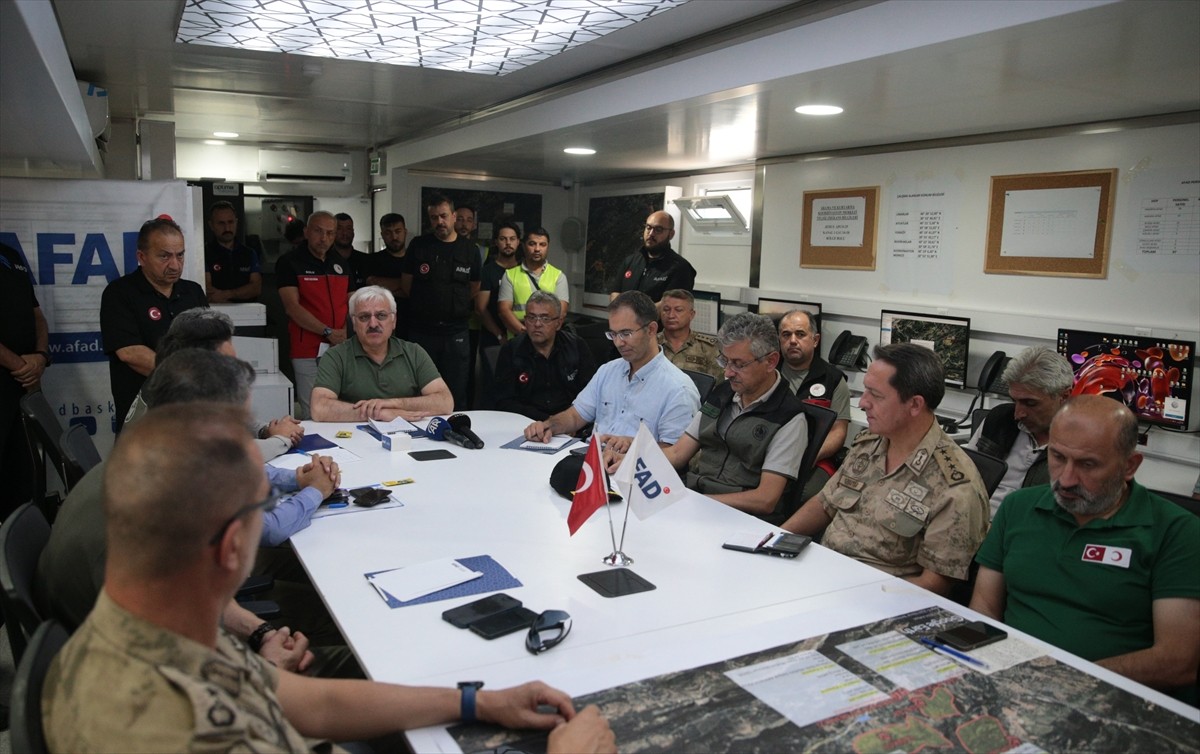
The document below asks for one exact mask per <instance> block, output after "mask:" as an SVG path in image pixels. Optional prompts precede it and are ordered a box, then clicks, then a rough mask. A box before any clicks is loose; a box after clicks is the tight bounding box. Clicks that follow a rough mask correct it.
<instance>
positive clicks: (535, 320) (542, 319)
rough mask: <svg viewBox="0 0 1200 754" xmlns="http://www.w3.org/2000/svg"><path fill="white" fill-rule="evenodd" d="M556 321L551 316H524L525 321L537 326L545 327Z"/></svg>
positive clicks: (555, 318) (556, 318)
mask: <svg viewBox="0 0 1200 754" xmlns="http://www.w3.org/2000/svg"><path fill="white" fill-rule="evenodd" d="M557 320H558V317H555V316H554V315H553V314H526V315H525V321H526V322H528V323H532V324H537V325H545V324H549V323H551V322H555V321H557Z"/></svg>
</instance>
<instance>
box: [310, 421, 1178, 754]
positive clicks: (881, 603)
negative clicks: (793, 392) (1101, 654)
mask: <svg viewBox="0 0 1200 754" xmlns="http://www.w3.org/2000/svg"><path fill="white" fill-rule="evenodd" d="M470 416H471V417H472V420H473V423H474V429H475V431H476V433H477V434H479V435H480V436H481V437H482V439H483V440H484V441H485V442H486V443H487V447H486V448H484V449H483V450H466V449H463V448H459V447H456V446H453V445H450V444H449V443H438V442H434V441H432V440H428V439H415V440H414V441H413V450H424V449H433V448H445V449H448V450H450V451H451V452H453V453H454V454H455V455H456V456H457V458H454V459H446V460H434V461H424V462H421V461H415V460H413V459H412V458H410V457H409V456H408V454H407V453H405V452H397V453H388V452H386V451H383V450H382V448H381V447H380V444H379V442H378V441H377V440H375V439H374V438H373V437H371V436H370V435H369V434H367V433H366V432H363V431H361V430H358V429H355V426H354V424H327V423H323V424H317V423H312V422H306V423H305V426H306V428H307V430H308V431H309V432H310V433H313V432H316V433H319V434H321V435H322V436H323V437H325V438H327V439H329V440H333V441H335V442H337V443H338V444H340V445H342V446H343V447H345V448H346V449H348V450H350V451H352V452H354V453H356V454H358V455H359V456H361V457H362V460H360V461H355V462H352V463H348V464H345V465H343V466H342V473H343V486H345V487H348V488H353V487H357V486H365V485H368V484H376V483H379V482H381V481H384V480H389V479H401V478H405V477H411V478H413V479H414V480H415V483H413V484H408V485H403V486H399V487H394V488H392V492H393V496H395V497H398V498H399V499H400V500H401V501H402V502H403V503H404V507H402V508H391V509H365V510H358V511H355V512H352V513H345V514H342V515H336V516H328V517H325V518H320V519H317V520H314V521H313V523H312V525H311V526H310V527H309V528H307V529H305V530H304V531H302V532H299V533H298V534H296V535H295V536H293V537H292V542H293V545H294V546H295V549H296V552H297V554H298V556H299V558H300V560H301V562H302V563H303V565H304V567H305V569H306V570H307V571H308V573H309V575H310V577H311V578H312V580H313V583H314V584H315V586H316V587H317V589H318V590H319V591H320V593H321V596H322V598H323V599H324V600H325V602H326V604H327V606H328V607H329V610H330V612H331V614H332V615H333V617H334V619H335V620H336V621H337V623H338V626H339V628H340V629H341V631H342V633H343V635H344V636H345V638H346V640H347V642H348V643H349V645H350V646H351V648H352V649H353V651H354V653H355V655H356V656H357V657H358V659H359V661H360V663H361V664H362V666H363V668H364V669H365V670H366V672H367V673H368V675H369V676H370V677H371V678H373V679H375V680H378V681H387V682H393V683H405V684H421V685H439V686H445V685H453V684H454V683H456V682H457V681H465V680H482V681H485V682H486V684H487V687H489V688H501V687H505V686H509V685H513V684H518V683H522V682H524V681H527V680H532V679H541V680H544V681H546V682H547V683H550V684H552V685H554V686H557V687H559V688H562V689H564V690H565V691H567V692H568V693H569V694H571V695H572V696H579V695H582V694H587V693H591V692H594V691H599V690H603V689H606V688H610V687H613V686H617V685H621V684H624V683H630V682H632V681H635V680H640V679H644V678H649V677H653V676H656V675H659V674H662V673H666V672H672V671H676V670H682V669H686V668H692V667H697V666H699V665H703V664H706V663H711V662H716V661H719V660H723V659H727V658H730V657H736V656H739V655H742V654H746V653H748V652H753V651H757V650H761V649H766V648H769V647H773V646H778V645H781V644H784V643H786V642H788V641H796V640H798V639H802V638H806V637H809V636H815V635H817V634H821V633H825V632H828V631H832V630H839V629H844V628H851V627H854V626H858V625H862V624H865V623H869V622H872V621H876V620H882V619H884V618H887V617H890V616H894V615H898V614H901V613H906V612H910V611H913V610H918V609H921V608H924V607H930V606H935V605H936V606H941V607H944V608H947V609H949V610H952V611H954V612H958V613H960V614H963V615H969V616H973V617H976V618H977V617H979V616H975V615H974V614H973V613H972V612H971V611H969V610H967V609H965V608H963V607H962V606H960V605H957V604H954V603H952V602H950V601H948V600H945V599H943V598H940V597H938V596H936V595H934V594H932V593H930V592H928V591H925V590H923V589H919V588H917V587H914V586H912V585H910V584H908V583H907V582H905V581H902V580H900V579H896V578H893V577H891V576H889V575H888V574H886V573H883V572H882V571H878V570H876V569H874V568H871V567H869V566H865V565H863V564H861V563H858V562H856V561H854V560H851V559H849V558H846V557H844V556H842V555H839V554H837V553H834V552H832V551H830V550H827V549H825V548H823V547H820V546H818V545H810V546H809V547H808V548H806V549H805V550H804V551H803V552H802V553H801V555H800V556H799V557H798V558H796V559H794V560H786V559H781V558H772V557H764V556H760V555H751V554H747V553H739V552H734V551H730V550H725V549H722V548H721V543H722V542H723V541H724V540H725V539H726V538H727V536H728V535H730V534H732V533H734V532H736V531H741V530H747V529H750V530H759V529H761V530H762V531H764V532H765V531H768V530H769V529H770V527H769V526H768V525H766V524H764V523H762V522H761V521H759V520H758V519H755V518H753V517H751V516H748V515H746V514H743V513H741V512H739V511H736V510H734V509H732V508H729V507H728V506H725V505H722V504H720V503H717V502H715V501H713V500H710V499H708V498H706V497H704V496H702V495H698V494H695V493H689V494H688V496H687V497H686V498H685V499H684V500H682V501H680V502H679V503H676V504H675V505H673V506H671V507H670V508H667V509H666V510H665V511H663V512H662V513H660V514H658V515H656V516H653V517H651V518H649V519H646V520H645V521H639V520H638V519H637V518H636V516H634V515H630V517H629V527H628V533H627V536H626V539H625V546H624V551H625V552H626V553H627V554H628V555H630V556H631V557H633V558H634V560H635V562H634V564H633V565H632V566H631V570H633V571H634V572H635V573H637V574H638V575H640V576H642V577H644V578H645V579H647V580H648V581H650V582H651V583H653V584H654V585H655V586H656V587H657V588H656V589H655V590H653V591H649V592H643V593H640V594H635V595H630V596H625V597H619V598H613V599H609V598H605V597H603V596H601V595H600V594H598V593H596V592H594V591H593V590H592V589H591V588H590V587H588V586H587V585H585V584H584V583H583V582H581V581H579V580H578V579H577V578H576V577H577V576H578V575H579V574H583V573H588V572H593V571H599V570H604V569H605V568H606V566H604V565H603V564H602V563H601V562H600V559H601V558H602V557H603V556H605V555H607V554H608V553H609V552H610V551H611V550H612V543H611V540H610V537H609V527H608V522H607V516H606V513H605V511H603V510H601V511H599V512H597V513H596V514H595V515H593V517H592V518H591V519H590V520H589V521H588V522H587V523H586V524H584V526H583V527H582V528H581V529H580V530H579V531H578V532H577V533H576V534H575V536H574V537H570V536H568V531H567V524H566V518H567V512H568V510H569V509H570V503H569V502H568V501H567V500H565V499H563V498H561V497H560V496H558V495H557V494H556V493H555V492H554V491H553V490H552V489H551V488H550V486H549V483H548V480H549V475H550V471H551V469H552V468H553V467H554V465H555V463H557V462H558V461H559V460H560V459H561V458H563V457H564V456H565V455H566V453H567V451H566V450H564V451H561V452H560V453H557V454H555V455H552V456H551V455H544V454H540V453H534V452H529V451H522V450H512V449H503V448H501V447H500V446H501V445H503V444H504V443H506V442H508V441H510V440H512V439H514V438H515V437H517V436H518V435H519V434H520V431H521V429H522V428H523V427H524V426H525V425H526V424H527V423H528V420H527V419H525V418H524V417H520V416H516V415H512V414H504V413H498V412H471V413H470ZM344 429H349V430H351V431H353V436H352V437H351V438H348V439H335V436H334V435H335V433H336V432H337V431H338V430H344ZM609 509H610V510H611V511H612V513H613V516H614V519H615V522H616V525H617V527H618V528H617V534H618V536H619V534H620V528H619V527H620V517H621V516H623V515H624V512H625V505H624V504H620V505H612V506H609ZM475 555H490V556H491V557H492V558H493V559H495V560H496V561H497V562H499V563H500V564H501V565H502V566H504V567H505V568H506V569H507V570H508V571H509V572H510V573H511V574H512V575H513V576H515V577H516V578H517V579H518V580H519V581H521V582H522V584H523V585H522V586H521V587H516V588H511V589H506V590H504V591H505V592H507V593H508V594H511V595H512V596H513V597H516V598H517V599H519V600H521V601H522V602H523V603H524V604H525V605H526V606H527V607H529V608H530V609H531V610H533V611H534V612H540V611H542V610H547V609H560V610H566V611H567V612H568V613H570V614H571V616H572V618H573V620H574V624H573V628H572V631H571V634H570V636H569V637H567V639H566V640H565V641H564V642H563V643H562V644H560V645H558V646H557V647H555V648H553V649H551V650H550V651H548V652H546V653H544V654H542V655H538V656H534V655H531V654H529V653H528V652H527V651H526V650H525V646H524V632H518V633H514V634H510V635H508V636H505V637H501V638H499V639H495V640H492V641H486V640H484V639H482V638H480V637H478V636H476V635H475V634H474V633H472V632H470V631H468V630H461V629H457V628H454V627H453V626H451V625H450V624H448V623H446V622H445V621H443V620H442V619H441V614H442V612H443V611H444V610H446V609H448V608H451V607H456V606H458V605H461V604H465V603H467V602H470V601H472V600H475V599H478V598H479V597H480V596H482V595H472V596H469V597H460V598H457V599H451V600H444V601H439V602H434V603H429V604H424V605H414V606H410V607H401V608H396V609H391V608H389V607H388V606H387V605H386V604H385V603H384V602H383V600H382V599H381V598H380V597H379V595H378V593H377V592H376V591H375V590H374V588H372V587H371V586H370V585H369V584H368V583H367V581H366V579H365V578H364V574H365V573H368V572H372V571H380V570H386V569H390V568H398V567H402V566H406V565H412V564H416V563H421V562H424V561H428V560H435V559H439V558H445V557H455V558H462V557H471V556H475ZM1010 633H1012V634H1014V635H1020V634H1019V632H1014V631H1012V630H1011V629H1010ZM1026 641H1029V642H1032V643H1037V644H1040V642H1037V640H1035V639H1032V638H1026ZM1050 653H1051V654H1053V655H1054V656H1056V657H1059V658H1060V659H1062V660H1063V661H1064V662H1067V663H1069V664H1072V665H1075V666H1077V667H1079V668H1081V669H1084V670H1085V671H1086V672H1089V673H1092V674H1093V675H1097V676H1099V677H1101V678H1104V679H1105V680H1107V681H1109V682H1111V683H1114V684H1115V685H1118V686H1121V687H1123V688H1126V689H1130V690H1133V691H1134V692H1135V693H1138V694H1141V695H1142V696H1145V697H1147V698H1149V699H1151V700H1152V701H1154V702H1156V703H1158V704H1161V705H1163V706H1165V707H1168V708H1170V709H1172V710H1174V711H1176V712H1178V713H1179V714H1185V715H1188V716H1189V718H1190V719H1194V718H1195V710H1194V709H1193V708H1189V707H1187V706H1186V705H1184V704H1182V703H1180V702H1177V701H1175V700H1173V699H1171V698H1169V697H1167V696H1165V695H1162V694H1159V693H1158V692H1155V691H1152V690H1150V689H1148V688H1145V687H1143V686H1141V685H1139V684H1135V683H1132V682H1130V681H1127V680H1126V679H1124V678H1121V677H1119V676H1116V675H1114V674H1112V673H1109V672H1108V671H1105V670H1103V669H1102V668H1099V667H1098V666H1095V665H1093V664H1092V663H1089V662H1086V661H1084V660H1081V659H1079V658H1075V657H1073V656H1071V655H1068V654H1066V653H1063V652H1060V651H1058V650H1051V651H1050ZM409 741H410V743H411V744H412V745H413V747H414V749H415V750H417V751H458V747H457V745H456V744H455V743H454V741H453V739H452V738H451V737H450V736H449V734H448V733H446V732H445V729H444V728H428V729H423V730H420V731H413V732H410V733H409Z"/></svg>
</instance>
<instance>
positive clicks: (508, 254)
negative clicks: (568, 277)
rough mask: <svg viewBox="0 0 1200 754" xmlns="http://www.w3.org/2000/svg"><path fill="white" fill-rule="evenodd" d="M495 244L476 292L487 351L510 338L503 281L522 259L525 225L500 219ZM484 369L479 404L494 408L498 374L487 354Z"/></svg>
mask: <svg viewBox="0 0 1200 754" xmlns="http://www.w3.org/2000/svg"><path fill="white" fill-rule="evenodd" d="M492 244H493V245H494V246H495V247H496V251H495V253H494V254H492V255H491V256H490V257H488V258H487V261H486V262H484V263H483V271H482V272H481V273H480V274H479V277H480V281H479V293H478V294H476V295H475V315H476V316H477V317H478V318H479V350H480V351H481V352H483V353H484V354H486V353H487V349H488V348H491V347H493V346H501V345H503V344H504V341H506V340H507V339H508V331H507V329H506V328H505V327H504V323H503V322H501V321H500V281H501V280H502V279H503V278H504V275H505V273H507V272H508V271H509V270H511V269H512V268H513V267H516V266H517V265H518V264H520V263H521V258H520V257H521V254H520V250H521V228H520V227H518V226H517V224H516V223H514V222H513V221H511V220H504V221H501V222H499V223H497V224H496V226H495V228H494V229H493V231H492ZM482 371H483V390H482V391H481V392H482V395H481V398H482V401H483V403H482V405H481V406H479V408H492V407H493V406H494V405H495V399H496V398H495V394H494V391H493V390H492V382H493V379H494V377H495V375H493V374H492V368H491V367H490V366H489V365H488V360H487V358H484V359H483V363H482Z"/></svg>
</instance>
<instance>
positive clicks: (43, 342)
mask: <svg viewBox="0 0 1200 754" xmlns="http://www.w3.org/2000/svg"><path fill="white" fill-rule="evenodd" d="M0 301H3V302H4V316H2V317H0V367H3V369H2V370H0V472H2V473H3V474H4V479H5V484H4V492H3V495H2V496H0V521H2V520H4V519H5V518H7V517H8V514H9V513H12V512H13V510H15V509H16V507H17V506H18V505H20V504H21V503H24V502H25V501H27V500H29V498H30V497H31V496H32V495H33V469H32V468H31V467H30V463H29V448H28V446H27V444H26V442H25V434H24V433H23V432H22V431H21V397H22V396H23V395H25V392H26V391H27V390H32V389H34V388H36V387H37V386H38V383H39V381H40V380H41V378H42V374H43V373H44V372H45V371H46V367H48V366H50V353H49V351H48V348H49V340H48V337H49V336H48V334H47V328H46V318H45V317H43V316H42V308H41V305H40V304H39V303H38V300H37V296H36V295H35V294H34V292H33V278H31V277H30V276H29V267H28V265H26V264H25V258H24V257H23V256H21V253H20V252H19V251H17V250H16V249H14V248H12V247H10V246H5V245H4V244H0Z"/></svg>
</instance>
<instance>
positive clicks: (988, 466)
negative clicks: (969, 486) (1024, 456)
mask: <svg viewBox="0 0 1200 754" xmlns="http://www.w3.org/2000/svg"><path fill="white" fill-rule="evenodd" d="M963 452H964V453H966V454H967V456H968V457H969V458H970V459H971V461H973V462H974V464H975V468H976V470H978V471H979V477H980V478H981V479H982V480H983V486H984V487H985V488H986V489H987V494H988V496H989V497H990V496H991V494H992V493H993V492H995V491H996V488H997V487H999V486H1000V481H1001V480H1003V479H1004V475H1005V474H1007V473H1008V463H1006V462H1005V461H1002V460H1000V459H999V458H996V457H995V456H990V455H988V454H987V453H981V452H979V451H978V450H972V449H970V448H963Z"/></svg>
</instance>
